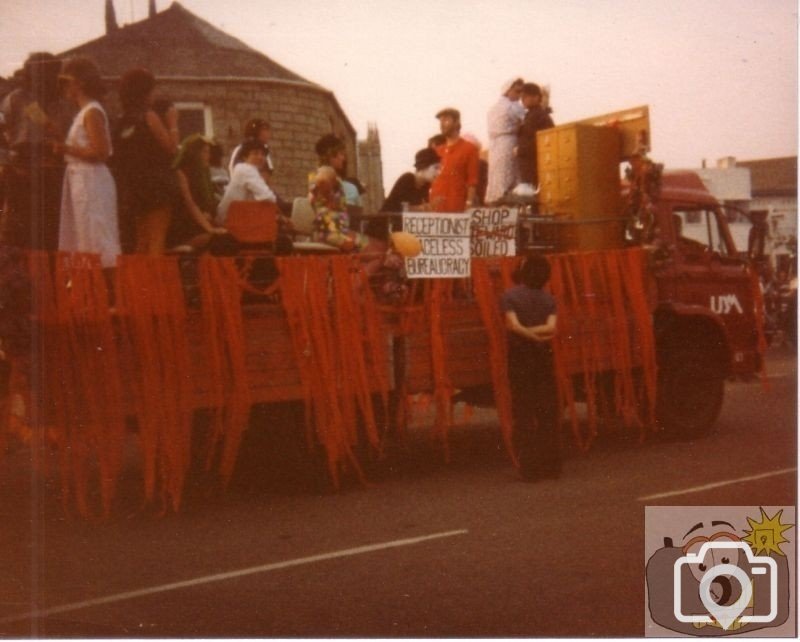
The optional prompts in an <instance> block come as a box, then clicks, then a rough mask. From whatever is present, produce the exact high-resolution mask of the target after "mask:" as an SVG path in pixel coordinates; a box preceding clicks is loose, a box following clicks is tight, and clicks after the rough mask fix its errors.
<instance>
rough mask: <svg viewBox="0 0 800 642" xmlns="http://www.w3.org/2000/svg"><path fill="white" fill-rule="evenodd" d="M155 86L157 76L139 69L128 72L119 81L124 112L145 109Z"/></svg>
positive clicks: (120, 98)
mask: <svg viewBox="0 0 800 642" xmlns="http://www.w3.org/2000/svg"><path fill="white" fill-rule="evenodd" d="M155 86H156V79H155V76H153V74H152V73H150V72H149V71H148V70H147V69H143V68H141V67H137V68H135V69H129V70H128V71H126V72H125V73H124V74H123V75H122V79H121V80H120V81H119V100H120V102H121V103H122V109H123V111H126V112H128V111H134V110H136V109H144V108H145V107H146V106H147V97H148V96H149V95H150V92H151V91H153V87H155Z"/></svg>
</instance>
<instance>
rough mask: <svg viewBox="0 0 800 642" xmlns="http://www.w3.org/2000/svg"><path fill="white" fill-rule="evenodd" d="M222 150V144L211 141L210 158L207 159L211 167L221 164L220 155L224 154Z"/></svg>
mask: <svg viewBox="0 0 800 642" xmlns="http://www.w3.org/2000/svg"><path fill="white" fill-rule="evenodd" d="M224 153H225V152H224V150H223V149H222V145H220V144H219V143H218V142H216V141H214V142H213V143H211V158H210V159H209V164H210V165H211V166H212V167H216V166H218V165H221V164H222V156H223V155H224Z"/></svg>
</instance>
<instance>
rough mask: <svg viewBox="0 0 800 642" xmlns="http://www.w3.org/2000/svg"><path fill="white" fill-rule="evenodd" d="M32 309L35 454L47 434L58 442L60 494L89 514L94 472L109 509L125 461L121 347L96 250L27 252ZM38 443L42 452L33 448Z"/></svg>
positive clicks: (31, 408)
mask: <svg viewBox="0 0 800 642" xmlns="http://www.w3.org/2000/svg"><path fill="white" fill-rule="evenodd" d="M30 269H31V279H32V282H33V283H35V284H36V288H35V292H34V296H33V306H34V307H33V317H34V320H35V327H36V328H38V331H37V332H36V336H35V337H34V349H33V353H32V355H31V356H32V362H31V365H30V373H31V376H30V382H29V383H30V386H31V390H30V397H29V400H30V403H29V404H26V405H27V407H28V408H29V411H30V423H31V426H32V428H33V435H34V443H33V449H34V451H35V452H34V457H37V455H41V459H42V463H46V462H45V461H44V456H43V453H44V449H45V448H46V446H47V444H46V443H45V435H47V436H48V437H49V438H50V439H51V440H52V442H53V443H54V445H55V448H56V453H57V459H58V464H59V472H60V479H61V490H62V493H61V494H62V502H63V505H64V508H65V510H66V511H68V510H69V507H70V505H71V504H70V500H72V501H74V504H75V507H76V509H77V511H78V513H80V515H82V516H84V517H88V516H90V515H92V514H94V513H95V511H94V510H92V507H91V498H90V481H91V479H92V478H93V477H95V476H96V477H97V482H98V484H99V488H100V500H101V507H102V512H103V513H104V514H106V515H107V514H108V513H109V511H110V510H111V504H112V500H113V497H114V491H115V487H116V483H117V480H118V477H119V475H120V472H121V468H122V452H123V441H124V434H125V424H124V416H123V414H122V410H121V406H122V404H121V401H122V388H121V383H120V378H119V355H118V351H117V344H116V339H115V336H114V331H113V327H112V319H111V314H110V311H109V301H108V289H107V286H106V281H105V278H104V275H103V271H102V268H101V267H100V263H99V259H98V257H97V256H94V255H83V254H71V255H70V254H56V255H54V256H52V257H51V256H48V255H47V254H44V253H40V252H33V253H31V254H30ZM36 451H38V453H37V452H36Z"/></svg>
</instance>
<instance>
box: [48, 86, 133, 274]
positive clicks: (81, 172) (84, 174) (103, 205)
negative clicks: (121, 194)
mask: <svg viewBox="0 0 800 642" xmlns="http://www.w3.org/2000/svg"><path fill="white" fill-rule="evenodd" d="M92 109H97V110H98V111H100V112H101V113H102V114H103V119H104V121H105V124H106V136H108V137H109V140H110V137H111V135H110V132H109V130H108V119H107V118H106V113H105V112H104V111H103V108H102V107H101V106H100V103H98V102H96V101H91V102H89V103H88V104H87V105H86V106H85V107H84V108H83V109H81V110H80V111H79V112H78V115H77V116H75V120H74V121H73V122H72V127H70V130H69V134H67V140H66V144H67V145H68V146H76V147H86V146H87V145H88V144H89V135H88V133H87V131H86V127H85V125H84V119H85V118H86V114H87V113H88V112H89V111H90V110H92ZM64 158H65V160H66V162H67V169H66V172H65V174H64V188H63V192H62V199H61V225H60V228H59V239H58V249H59V250H61V251H64V252H92V253H97V254H99V255H100V262H101V264H102V265H103V267H105V268H108V267H113V266H114V265H115V263H116V260H117V256H119V254H120V245H119V228H118V223H117V189H116V186H115V185H114V178H113V177H112V176H111V172H110V171H109V169H108V167H107V166H106V164H105V163H100V162H89V161H85V160H81V159H79V158H76V157H75V156H69V155H65V157H64Z"/></svg>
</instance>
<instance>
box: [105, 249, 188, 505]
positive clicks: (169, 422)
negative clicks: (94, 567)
mask: <svg viewBox="0 0 800 642" xmlns="http://www.w3.org/2000/svg"><path fill="white" fill-rule="evenodd" d="M117 308H118V310H119V318H120V323H121V329H122V336H121V339H122V342H123V346H124V348H125V353H126V356H127V365H129V366H130V372H129V376H130V390H131V392H132V400H133V408H132V409H133V411H134V412H135V414H136V418H137V420H138V425H139V442H140V445H141V449H142V455H143V465H144V490H145V498H146V499H147V500H148V501H151V500H153V499H154V498H155V497H156V493H157V494H158V499H159V501H160V504H161V507H162V511H163V510H166V509H167V508H172V509H173V510H176V511H177V510H178V508H179V507H180V503H181V497H182V493H183V485H184V481H185V478H186V474H187V472H188V470H189V464H190V462H191V432H192V411H193V398H192V396H193V395H192V393H193V390H192V387H191V386H192V368H191V363H190V359H189V343H188V336H187V323H186V305H185V303H184V300H183V291H182V289H181V281H180V276H179V274H178V268H177V263H176V261H175V260H174V259H170V258H154V257H149V256H134V255H132V256H123V257H121V258H120V261H119V267H118V268H117Z"/></svg>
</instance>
